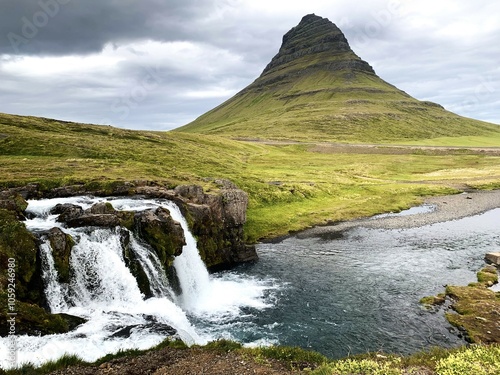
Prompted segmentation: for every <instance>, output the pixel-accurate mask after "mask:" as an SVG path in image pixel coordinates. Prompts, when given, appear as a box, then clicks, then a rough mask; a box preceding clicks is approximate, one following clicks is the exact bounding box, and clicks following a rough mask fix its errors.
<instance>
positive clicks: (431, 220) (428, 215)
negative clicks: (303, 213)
mask: <svg viewBox="0 0 500 375" xmlns="http://www.w3.org/2000/svg"><path fill="white" fill-rule="evenodd" d="M423 205H424V207H426V208H428V209H427V210H422V211H424V212H421V213H415V214H411V212H408V214H399V215H379V216H374V217H370V218H365V219H359V220H352V221H346V222H341V223H338V224H335V225H327V226H323V227H315V228H311V229H308V230H305V231H303V232H301V233H299V234H298V235H297V236H298V237H299V238H300V237H312V236H318V235H322V234H328V233H335V232H342V231H345V230H348V229H351V228H354V227H365V228H378V229H404V228H416V227H422V226H425V225H430V224H435V223H441V222H445V221H450V220H458V219H462V218H464V217H468V216H474V215H479V214H481V213H483V212H486V211H489V210H493V209H495V208H500V190H493V191H477V192H472V193H463V194H456V195H447V196H441V197H432V198H429V199H427V200H426V201H425V202H424V204H423ZM375 219H376V220H375Z"/></svg>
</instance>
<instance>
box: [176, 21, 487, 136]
mask: <svg viewBox="0 0 500 375" xmlns="http://www.w3.org/2000/svg"><path fill="white" fill-rule="evenodd" d="M478 127H480V128H484V129H492V128H491V127H488V126H487V125H484V124H481V123H479V122H476V121H473V120H467V119H464V118H461V117H459V116H457V115H455V114H453V113H450V112H447V111H445V110H444V108H442V107H441V106H439V105H438V104H434V103H431V102H421V101H418V100H416V99H414V98H412V97H411V96H410V95H408V94H407V93H405V92H404V91H401V90H399V89H398V88H397V87H395V86H393V85H391V84H389V83H387V82H385V81H384V80H382V79H381V78H380V77H378V76H377V75H376V74H375V72H374V71H373V69H372V67H371V66H370V65H369V64H368V63H367V62H365V61H363V60H361V59H360V58H359V57H358V56H357V55H356V54H355V53H354V52H353V51H352V49H351V47H350V46H349V43H348V41H347V39H346V37H345V36H344V34H343V33H342V31H340V29H339V28H338V27H337V26H335V24H333V23H332V22H330V21H329V20H328V19H326V18H322V17H319V16H316V15H315V14H308V15H306V16H305V17H303V18H302V20H301V21H300V23H299V24H298V25H297V26H295V27H293V28H292V29H291V30H290V31H288V32H287V33H286V34H285V35H284V36H283V42H282V45H281V48H280V50H279V51H278V54H277V55H276V56H274V58H273V59H272V60H271V62H270V63H269V64H268V65H267V67H266V68H265V69H264V71H263V72H262V74H261V75H260V77H258V78H257V79H256V80H255V81H254V82H253V83H251V84H250V85H248V86H247V87H245V88H244V89H243V90H241V91H240V92H239V93H237V94H236V95H234V96H233V97H232V98H230V99H228V100H227V101H226V102H224V103H222V104H221V105H219V106H218V107H216V108H214V109H213V110H211V111H209V112H207V113H205V114H204V115H202V116H200V117H199V118H198V119H196V120H195V121H193V122H192V123H190V124H188V125H186V126H184V127H182V128H180V129H179V130H180V131H186V132H195V133H205V134H218V135H225V136H229V137H241V138H261V139H284V138H285V139H288V140H290V139H294V140H304V141H310V140H318V141H325V140H330V141H342V142H344V141H348V142H367V143H374V142H379V141H384V142H385V141H388V142H392V141H395V140H397V141H408V140H415V139H426V138H433V137H436V136H441V137H444V136H458V135H474V134H476V133H477V132H478V129H479V128H478Z"/></svg>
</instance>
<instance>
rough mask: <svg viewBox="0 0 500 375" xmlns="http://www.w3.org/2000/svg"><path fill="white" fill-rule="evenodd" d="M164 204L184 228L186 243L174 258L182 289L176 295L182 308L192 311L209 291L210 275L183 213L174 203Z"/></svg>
mask: <svg viewBox="0 0 500 375" xmlns="http://www.w3.org/2000/svg"><path fill="white" fill-rule="evenodd" d="M165 205H166V207H167V208H168V210H169V211H170V215H172V218H173V219H174V220H175V221H177V222H179V223H180V224H181V227H182V229H183V230H184V236H185V239H186V245H184V247H183V249H182V254H181V255H179V256H178V257H176V258H175V260H174V267H175V270H176V272H177V277H178V278H179V284H180V286H181V290H182V294H181V295H180V296H178V298H177V300H178V301H179V304H180V305H181V306H182V307H183V308H185V309H186V310H188V311H192V310H195V309H196V307H197V303H198V302H200V299H201V298H202V296H204V295H206V294H207V292H208V291H209V289H210V277H209V275H208V271H207V268H206V267H205V264H204V263H203V260H201V257H200V253H199V252H198V248H197V247H196V239H195V238H194V237H193V235H192V234H191V232H190V231H189V227H188V224H187V222H186V219H185V218H184V215H182V213H181V211H180V209H179V207H178V206H177V205H176V204H175V203H172V202H168V203H166V204H165ZM198 306H199V305H198Z"/></svg>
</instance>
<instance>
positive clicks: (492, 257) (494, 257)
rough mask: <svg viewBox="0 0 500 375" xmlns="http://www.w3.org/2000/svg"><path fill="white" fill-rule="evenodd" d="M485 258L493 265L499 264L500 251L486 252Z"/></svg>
mask: <svg viewBox="0 0 500 375" xmlns="http://www.w3.org/2000/svg"><path fill="white" fill-rule="evenodd" d="M485 258H486V260H487V261H489V262H491V263H493V264H494V265H496V266H500V253H488V254H486V256H485Z"/></svg>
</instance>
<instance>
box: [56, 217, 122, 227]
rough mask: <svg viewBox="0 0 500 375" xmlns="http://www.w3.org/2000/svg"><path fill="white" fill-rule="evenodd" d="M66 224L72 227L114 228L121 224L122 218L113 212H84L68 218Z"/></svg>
mask: <svg viewBox="0 0 500 375" xmlns="http://www.w3.org/2000/svg"><path fill="white" fill-rule="evenodd" d="M66 225H67V226H68V227H70V228H78V227H103V228H114V227H116V226H119V225H120V219H119V218H118V216H116V215H113V214H84V215H82V216H79V217H77V218H74V219H71V220H68V221H67V222H66Z"/></svg>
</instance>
